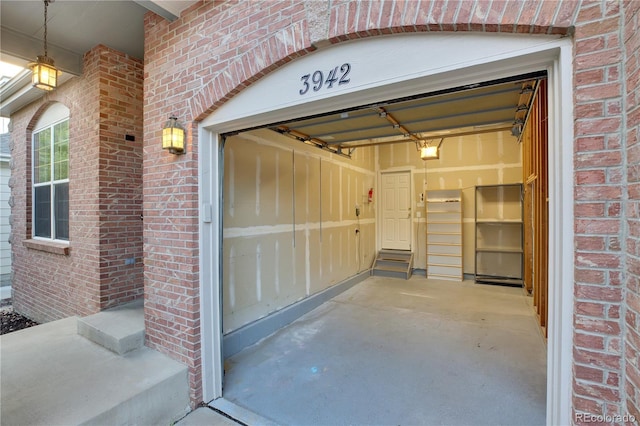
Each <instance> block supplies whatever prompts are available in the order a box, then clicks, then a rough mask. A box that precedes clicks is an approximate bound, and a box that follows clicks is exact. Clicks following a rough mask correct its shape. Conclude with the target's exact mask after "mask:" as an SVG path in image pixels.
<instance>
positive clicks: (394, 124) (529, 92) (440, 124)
mask: <svg viewBox="0 0 640 426" xmlns="http://www.w3.org/2000/svg"><path fill="white" fill-rule="evenodd" d="M540 78H544V74H543V73H536V74H530V75H526V76H518V77H514V78H511V79H508V80H506V81H505V80H501V81H494V82H487V83H485V84H481V85H478V84H475V85H472V86H464V87H458V88H453V89H449V90H446V91H442V92H438V93H427V94H422V95H418V96H413V97H411V98H405V99H396V100H391V101H387V102H380V103H376V104H373V105H366V106H363V107H360V108H356V109H352V110H347V111H337V112H334V113H330V114H325V115H321V116H316V117H309V118H304V119H298V120H295V121H291V122H285V123H278V124H275V125H272V126H269V128H270V129H271V130H273V131H275V132H278V133H281V134H283V135H286V136H289V137H292V138H294V139H297V140H299V141H302V142H305V143H307V144H310V145H314V146H317V147H319V148H322V149H326V150H329V151H332V152H334V153H337V154H342V155H347V156H348V155H350V153H351V152H352V150H353V149H354V148H357V147H362V146H369V145H376V144H385V143H399V142H416V143H418V144H421V143H423V142H427V141H429V140H430V139H440V138H447V137H453V136H461V135H465V134H477V133H483V132H495V131H500V130H512V131H513V133H514V134H515V136H518V135H519V132H518V131H517V130H518V129H519V126H520V124H521V123H524V122H525V120H526V117H527V113H528V109H529V106H530V104H531V102H532V100H533V97H534V93H535V90H536V88H537V81H538V80H539V79H540ZM514 126H515V127H516V128H515V129H514Z"/></svg>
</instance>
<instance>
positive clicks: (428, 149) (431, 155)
mask: <svg viewBox="0 0 640 426" xmlns="http://www.w3.org/2000/svg"><path fill="white" fill-rule="evenodd" d="M443 141H444V138H442V139H440V142H439V143H438V144H437V145H431V144H429V142H427V141H421V142H416V147H418V148H419V150H420V158H421V159H422V160H437V159H438V158H440V147H441V146H442V142H443Z"/></svg>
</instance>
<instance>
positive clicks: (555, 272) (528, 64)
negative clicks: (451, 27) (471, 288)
mask: <svg viewBox="0 0 640 426" xmlns="http://www.w3.org/2000/svg"><path fill="white" fill-rule="evenodd" d="M383 37H394V36H382V37H380V38H383ZM419 37H422V43H423V51H430V48H432V47H433V46H432V45H431V43H432V42H436V41H439V42H440V43H441V42H442V41H443V37H439V36H437V35H434V34H425V35H419ZM373 39H374V38H371V39H364V40H359V41H353V42H348V43H340V44H338V45H335V46H334V47H333V49H329V48H328V49H326V51H331V52H333V53H337V52H339V49H341V46H343V47H344V48H345V49H347V48H349V49H350V50H349V54H350V55H355V56H357V55H358V54H359V53H358V49H357V48H356V49H354V48H353V46H356V47H357V43H365V42H368V41H370V42H372V40H373ZM458 39H460V40H463V41H465V43H466V42H468V41H469V40H472V41H474V42H475V44H474V45H473V49H470V48H469V46H470V45H468V44H466V45H465V43H457V42H454V41H455V40H458ZM406 40H408V39H406ZM514 40H518V41H519V42H520V43H521V45H520V44H518V46H521V47H520V48H514V44H513V41H514ZM444 41H445V42H447V43H451V44H447V48H448V49H447V56H448V57H450V58H449V65H448V66H447V67H444V68H443V67H439V66H438V64H437V63H436V62H437V61H433V60H432V58H433V57H434V56H433V55H422V56H428V57H429V58H431V59H430V60H431V62H430V63H429V62H428V61H427V63H426V64H425V65H424V66H425V67H426V68H425V69H423V70H419V72H417V73H413V74H407V73H405V74H403V75H401V76H399V77H398V78H397V79H389V80H383V81H380V80H379V81H368V83H367V84H366V85H364V86H362V87H359V88H354V90H350V91H349V92H348V93H346V92H342V93H338V92H334V96H326V97H318V98H315V99H301V100H299V103H297V104H292V103H290V104H286V103H283V101H282V99H281V97H280V96H279V95H280V94H279V93H275V94H274V96H268V97H265V98H264V99H270V100H271V102H273V105H271V106H269V105H266V104H265V105H261V106H260V108H261V110H259V111H258V110H256V109H255V106H254V105H248V104H247V103H246V102H245V101H243V100H242V98H243V97H245V96H244V95H243V94H244V93H245V92H246V93H249V89H251V88H252V87H253V89H252V90H251V93H255V91H254V90H263V88H260V87H258V86H263V83H264V82H265V81H267V80H266V77H265V78H264V79H262V80H261V81H259V82H257V83H255V84H254V85H253V86H251V87H250V88H249V89H246V90H245V91H243V92H242V93H240V94H239V95H237V96H236V97H234V98H233V99H231V100H230V101H228V102H227V103H226V104H225V105H223V106H222V107H221V108H219V109H218V110H217V111H216V112H215V113H213V114H212V115H210V116H209V117H207V118H206V119H205V120H204V121H203V122H202V123H201V126H200V131H199V135H200V136H199V137H200V141H199V146H200V149H201V150H202V151H201V153H200V155H199V159H200V160H199V161H200V162H201V165H204V163H206V162H212V163H210V164H212V165H213V166H212V167H211V168H207V170H206V171H205V170H203V171H202V173H201V176H200V178H201V179H200V182H199V185H200V186H201V188H205V189H207V188H208V189H207V191H206V195H207V196H208V198H202V199H201V200H202V203H203V205H204V204H206V203H211V201H212V200H216V201H218V200H221V198H220V196H221V194H219V193H217V192H215V191H212V190H211V187H213V186H215V185H217V184H218V179H219V177H218V173H219V170H218V169H217V167H218V163H217V161H218V155H217V153H216V152H215V151H216V149H215V148H214V149H212V148H211V146H212V145H213V146H214V147H215V146H216V145H217V144H219V143H220V141H219V140H218V138H217V134H220V133H224V132H229V131H232V130H241V129H243V128H249V127H253V126H260V125H264V124H268V123H272V122H277V121H282V120H286V119H291V118H295V117H300V116H302V115H310V114H318V113H323V112H330V111H334V110H337V109H341V108H348V107H353V106H358V105H362V104H367V103H371V102H375V101H376V100H380V99H393V98H397V97H402V96H408V95H411V94H415V93H425V92H430V91H434V90H438V89H444V88H448V87H455V86H460V85H466V84H469V83H473V82H482V81H488V80H493V79H497V78H503V77H508V76H512V75H517V74H523V73H528V72H532V71H535V70H544V69H546V70H548V72H549V83H550V84H549V99H550V105H549V107H550V108H549V113H550V135H549V136H550V138H549V139H550V142H549V144H550V145H549V154H550V155H549V177H550V182H551V184H550V188H549V206H550V207H549V226H550V229H549V235H550V239H549V289H550V290H549V324H550V326H549V330H548V331H549V340H548V349H547V361H548V378H547V423H548V424H553V425H562V424H570V423H571V421H570V420H571V371H572V360H573V358H572V338H571V331H572V316H573V292H572V290H573V260H572V256H573V238H574V237H573V222H572V221H573V208H572V204H573V179H572V175H573V129H572V127H571V126H572V123H573V107H572V94H571V90H572V87H573V85H572V72H573V68H572V58H573V56H572V55H573V52H572V44H571V40H570V39H550V38H548V37H539V36H519V37H516V36H508V35H486V34H473V37H471V38H469V35H463V34H455V35H452V34H449V35H447V37H445V38H444ZM348 46H351V47H348ZM505 46H506V48H504V47H505ZM449 47H451V48H449ZM454 47H455V48H454ZM483 49H485V51H483ZM487 49H488V50H490V51H491V52H502V53H494V54H487V52H486V50H487ZM322 52H324V50H321V51H319V52H316V53H313V54H310V55H307V56H304V57H302V58H300V59H298V60H296V61H293V62H291V63H289V64H287V65H285V66H283V67H281V68H280V69H279V70H278V71H275V72H273V73H272V74H270V75H269V81H274V80H273V79H277V78H279V77H280V76H283V75H286V74H287V73H288V71H287V72H285V71H284V70H285V69H286V68H287V67H288V66H290V65H291V64H296V66H302V67H307V65H310V66H314V65H315V64H317V63H318V62H317V60H314V59H313V58H321V57H322V56H324V54H323V53H322ZM470 52H473V53H474V56H473V59H472V60H467V59H466V58H468V57H469V54H470ZM389 53H391V52H389ZM320 55H322V56H320ZM378 56H379V58H378V59H377V60H378V61H380V63H385V61H388V60H389V59H388V57H387V55H378ZM419 56H421V55H416V57H419ZM451 58H453V60H451ZM356 59H357V58H356ZM356 59H354V60H356ZM456 59H458V60H459V61H458V62H456ZM438 60H440V58H438ZM402 63H403V64H404V65H403V66H404V67H406V68H411V67H413V66H415V63H414V61H413V58H412V61H410V62H408V63H407V61H403V62H402ZM421 63H422V62H421ZM434 64H435V65H434ZM309 69H314V68H313V67H311V68H309ZM370 69H372V70H377V69H378V68H376V67H373V68H370ZM408 72H411V69H409V70H408ZM294 74H295V73H294ZM403 78H404V80H403ZM254 86H255V87H254ZM253 99H257V98H253ZM260 99H261V100H262V99H263V98H260ZM243 104H244V106H243ZM301 105H304V106H303V107H301ZM249 109H251V110H249ZM207 145H209V147H206V146H207ZM205 159H206V161H205ZM216 188H217V187H216ZM202 193H203V194H204V193H205V191H202ZM218 215H219V212H217V211H215V212H214V214H213V216H214V220H213V222H212V224H211V225H210V224H207V223H205V222H203V221H202V217H201V220H200V224H201V227H200V229H201V231H200V241H201V243H200V244H201V247H200V248H201V258H200V266H201V271H202V273H201V276H200V286H201V300H200V306H201V315H202V321H203V333H202V336H203V344H202V351H203V354H202V359H203V366H204V365H205V360H213V359H215V360H216V361H215V363H216V364H217V366H218V367H217V369H216V368H215V366H210V365H209V364H207V368H206V369H205V368H203V377H202V379H203V386H204V389H205V399H210V398H211V399H212V398H216V397H220V396H221V387H218V386H219V383H221V375H222V367H221V362H220V360H219V358H216V356H218V357H219V354H218V355H216V354H214V353H212V351H215V350H218V349H217V347H218V346H217V345H218V343H215V342H214V343H213V344H212V343H211V342H205V340H206V339H207V338H211V339H214V340H215V339H218V340H215V341H216V342H218V341H219V338H220V335H216V333H215V332H212V331H211V330H221V329H222V328H221V324H220V322H221V317H220V302H221V300H220V299H219V292H218V290H219V286H220V283H219V281H218V280H219V273H220V265H219V264H218V263H215V264H212V265H205V263H206V262H204V259H206V260H214V258H215V261H216V262H217V260H218V259H217V258H216V256H213V255H212V252H211V251H212V250H213V251H214V252H216V251H217V250H218V249H219V246H218V244H219V241H220V237H221V231H220V229H219V228H218V226H219V224H220V218H219V217H217V216H218ZM214 224H215V226H212V225H214ZM205 238H207V239H210V241H208V242H204V239H205ZM205 266H206V267H209V266H210V268H209V269H208V270H207V271H205V269H204V267H205ZM203 287H208V288H203ZM205 324H212V326H211V328H210V329H205V327H204V325H205ZM205 331H206V332H205ZM218 333H220V332H218ZM207 362H209V361H207ZM212 372H213V374H211V373H212Z"/></svg>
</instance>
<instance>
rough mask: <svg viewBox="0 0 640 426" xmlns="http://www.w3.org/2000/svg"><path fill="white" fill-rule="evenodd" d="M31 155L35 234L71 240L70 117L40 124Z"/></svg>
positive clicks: (36, 235)
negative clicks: (43, 125) (43, 124)
mask: <svg viewBox="0 0 640 426" xmlns="http://www.w3.org/2000/svg"><path fill="white" fill-rule="evenodd" d="M65 109H66V108H65ZM32 158H33V180H32V182H33V236H34V237H39V238H48V239H52V240H64V241H68V240H69V119H68V118H67V119H64V120H62V121H58V122H56V123H53V124H50V125H47V126H46V127H44V128H42V127H41V128H40V129H39V130H38V131H36V132H35V133H34V135H33V157H32Z"/></svg>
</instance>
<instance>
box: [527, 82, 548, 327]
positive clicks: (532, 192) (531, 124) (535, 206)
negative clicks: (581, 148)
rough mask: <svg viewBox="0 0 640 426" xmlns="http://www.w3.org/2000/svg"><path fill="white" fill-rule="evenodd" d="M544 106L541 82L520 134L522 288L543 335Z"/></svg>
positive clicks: (545, 230)
mask: <svg viewBox="0 0 640 426" xmlns="http://www.w3.org/2000/svg"><path fill="white" fill-rule="evenodd" d="M547 124H548V106H547V81H546V80H542V81H541V82H540V84H539V86H538V90H537V94H536V97H535V99H534V101H533V104H532V106H531V112H530V116H529V119H528V120H527V122H526V124H525V127H524V129H523V134H522V144H523V147H522V153H523V162H522V170H523V182H524V183H525V185H524V208H525V217H524V250H525V253H524V277H525V284H524V288H525V291H527V293H529V294H531V295H532V296H533V306H534V309H535V310H536V314H537V316H538V322H539V324H540V327H541V328H542V330H543V333H544V336H545V337H546V336H547V315H548V313H547V301H548V264H549V262H548V247H549V245H548V241H549V227H548V217H549V208H548V203H549V198H548V173H547V171H548V169H547V151H548V146H547V145H548V144H547V142H548V129H547Z"/></svg>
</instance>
